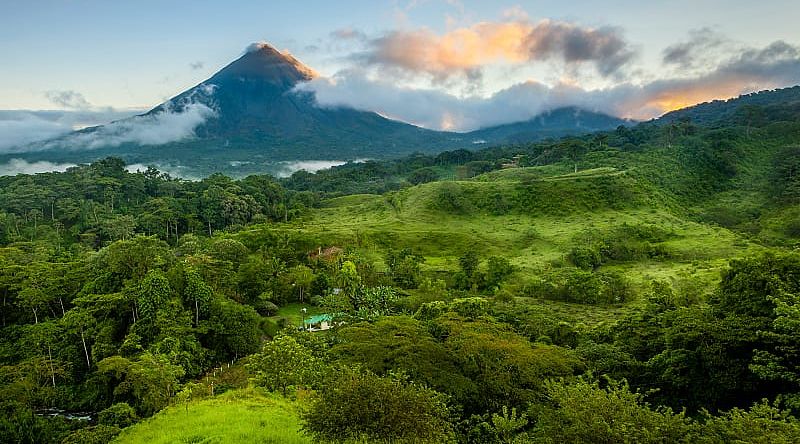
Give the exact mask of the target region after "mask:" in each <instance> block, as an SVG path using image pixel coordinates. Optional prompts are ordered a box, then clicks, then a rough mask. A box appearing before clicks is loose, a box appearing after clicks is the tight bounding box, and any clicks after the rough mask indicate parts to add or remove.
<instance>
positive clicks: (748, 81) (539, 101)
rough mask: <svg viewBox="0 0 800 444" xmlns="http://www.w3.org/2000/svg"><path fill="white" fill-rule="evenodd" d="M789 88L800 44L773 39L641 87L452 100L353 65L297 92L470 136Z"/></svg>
mask: <svg viewBox="0 0 800 444" xmlns="http://www.w3.org/2000/svg"><path fill="white" fill-rule="evenodd" d="M796 84H800V47H798V46H794V45H791V44H788V43H786V42H783V41H776V42H774V43H772V44H770V45H767V46H766V47H764V48H745V49H743V50H741V51H739V52H737V53H735V54H732V55H728V56H727V57H725V58H723V59H722V60H720V61H719V62H718V63H716V64H715V65H714V66H713V67H710V68H709V69H707V70H705V71H702V72H697V73H694V74H692V75H689V76H685V77H668V78H662V79H658V80H654V81H650V82H647V83H642V84H635V83H632V82H631V81H621V82H618V83H615V84H613V85H612V86H609V87H607V88H601V89H584V88H582V87H580V86H578V85H576V84H574V83H566V82H563V83H557V84H555V85H546V84H543V83H540V82H536V81H527V82H523V83H518V84H515V85H512V86H510V87H508V88H505V89H503V90H500V91H497V92H495V93H494V94H492V95H490V96H488V97H484V96H466V97H459V96H455V95H453V94H450V93H447V92H445V91H442V90H441V89H426V88H412V87H406V86H402V85H399V84H398V83H397V82H395V81H394V79H392V78H378V77H376V76H373V75H371V73H370V71H369V70H368V69H357V68H354V69H349V70H343V71H340V72H339V73H337V74H336V75H334V76H333V77H332V78H317V79H314V80H312V81H310V82H308V83H305V84H301V85H299V86H298V88H299V89H302V90H307V91H313V92H315V94H316V99H317V103H318V105H319V106H321V107H340V106H344V107H352V108H356V109H361V110H370V111H375V112H378V113H380V114H382V115H385V116H387V117H390V118H394V119H397V120H402V121H406V122H411V123H414V124H416V125H420V126H423V127H426V128H432V129H446V130H455V131H469V130H473V129H477V128H482V127H487V126H492V125H497V124H502V123H509V122H515V121H522V120H528V119H530V118H532V117H535V116H536V115H538V114H540V113H542V112H545V111H548V110H552V109H555V108H559V107H564V106H577V107H581V108H585V109H587V110H591V111H599V112H604V113H607V114H611V115H615V116H619V117H627V118H636V119H649V118H652V117H657V116H659V115H661V114H663V113H664V112H666V111H670V110H673V109H676V108H680V107H685V106H689V105H693V104H696V103H700V102H704V101H708V100H713V99H718V98H730V97H736V96H738V95H740V94H744V93H749V92H753V91H758V90H764V89H772V88H779V87H786V86H793V85H796Z"/></svg>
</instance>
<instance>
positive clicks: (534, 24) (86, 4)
mask: <svg viewBox="0 0 800 444" xmlns="http://www.w3.org/2000/svg"><path fill="white" fill-rule="evenodd" d="M0 11H2V14H0V60H2V64H1V65H0V66H2V69H0V152H2V150H3V149H4V147H9V146H12V145H19V144H21V143H27V142H29V141H31V140H35V139H36V138H41V137H43V135H47V136H49V135H51V134H57V133H59V132H63V131H66V130H68V129H73V128H80V127H83V126H87V125H93V124H98V123H103V122H107V121H110V120H117V119H120V118H122V117H125V116H128V115H132V114H134V113H137V112H141V111H142V110H144V109H149V108H151V107H153V106H155V105H157V104H158V103H160V102H162V101H164V100H165V99H168V98H169V97H172V96H174V95H176V94H178V93H179V92H181V91H183V90H185V89H187V88H190V87H192V86H194V85H196V84H198V83H200V82H202V81H203V80H204V79H207V78H208V77H210V76H211V75H212V74H213V73H214V72H215V71H217V70H218V69H220V68H221V67H223V66H224V65H226V64H227V63H229V62H231V61H232V60H234V59H236V58H237V57H239V56H240V55H242V53H243V50H244V48H245V47H246V46H247V45H248V44H250V43H252V42H257V41H266V42H269V43H271V44H272V45H273V46H275V47H277V48H279V49H281V50H284V51H288V52H290V53H291V54H293V55H294V56H295V57H297V58H298V59H299V60H301V61H302V62H304V63H305V64H307V65H309V66H310V67H312V68H313V69H314V70H316V71H317V72H318V73H319V74H320V77H319V78H317V79H315V80H314V81H312V82H310V83H309V84H307V85H303V86H302V87H301V88H304V89H309V90H313V91H314V92H315V93H316V94H317V99H318V102H319V104H320V106H352V107H356V108H359V109H366V110H373V111H376V112H380V113H381V114H383V115H387V116H389V117H392V118H396V119H399V120H404V121H407V122H410V123H414V124H418V125H421V126H425V127H430V128H436V129H449V130H459V131H465V130H471V129H475V128H479V127H484V126H488V125H493V124H498V123H506V122H510V121H515V120H523V119H526V118H530V117H533V116H534V115H536V114H537V113H539V112H542V111H546V110H548V109H552V108H555V107H557V106H565V105H577V106H582V107H584V108H588V109H592V110H597V111H602V112H607V113H610V114H614V115H617V116H620V117H628V118H636V119H648V118H652V117H656V116H658V115H660V114H661V113H663V112H665V111H669V110H671V109H675V108H678V107H682V106H687V105H691V104H694V103H698V102H702V101H707V100H712V99H716V98H729V97H734V96H736V95H739V94H741V93H747V92H751V91H756V90H762V89H771V88H777V87H784V86H791V85H794V84H798V83H800V26H797V20H798V19H799V18H800V2H797V1H796V0H795V1H788V0H762V1H758V2H745V1H738V0H730V1H718V0H709V1H703V0H694V1H687V0H672V1H650V2H641V1H622V0H617V1H603V2H601V1H582V0H577V1H569V2H564V1H560V2H555V1H509V2H506V1H502V0H495V1H491V2H489V1H466V0H408V1H399V0H397V1H353V0H344V1H341V0H340V1H335V2H331V1H316V0H307V1H304V2H279V1H263V0H262V1H234V0H231V1H227V2H219V1H204V0H193V1H181V0H172V1H154V0H137V1H123V0H119V1H108V0H103V1H95V0H84V1H81V0H29V1H25V2H18V1H9V0H0ZM3 110H4V111H3ZM32 110H51V111H52V112H49V113H32V112H30V111H32ZM207 115H211V114H207ZM194 117H196V115H195V116H194ZM164 120H165V121H170V122H171V121H177V120H180V121H181V122H182V124H183V126H182V127H181V128H184V127H186V124H185V122H195V121H196V120H197V119H196V118H195V119H194V120H193V119H189V118H186V119H183V120H181V119H180V118H178V119H177V120H175V119H173V120H169V119H164ZM191 129H192V128H191V127H190V128H189V130H191Z"/></svg>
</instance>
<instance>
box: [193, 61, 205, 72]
mask: <svg viewBox="0 0 800 444" xmlns="http://www.w3.org/2000/svg"><path fill="white" fill-rule="evenodd" d="M204 66H206V64H205V62H202V61H200V60H198V61H196V62H192V63H190V64H189V68H192V70H193V71H197V70H198V69H203V67H204Z"/></svg>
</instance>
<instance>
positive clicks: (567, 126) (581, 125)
mask: <svg viewBox="0 0 800 444" xmlns="http://www.w3.org/2000/svg"><path fill="white" fill-rule="evenodd" d="M632 123H633V122H632V121H630V120H625V119H620V118H618V117H613V116H609V115H608V114H602V113H598V112H592V111H586V110H583V109H580V108H576V107H565V108H558V109H555V110H552V111H547V112H544V113H542V114H539V115H538V116H536V117H534V118H532V119H530V120H526V121H523V122H515V123H508V124H504V125H498V126H492V127H489V128H482V129H479V130H476V131H472V132H470V133H467V136H468V139H470V140H472V141H473V143H476V144H479V143H488V144H499V143H524V142H532V141H536V140H542V139H546V138H549V137H563V136H568V135H572V134H585V133H592V132H595V131H607V130H611V129H614V128H617V127H618V126H620V125H630V124H632Z"/></svg>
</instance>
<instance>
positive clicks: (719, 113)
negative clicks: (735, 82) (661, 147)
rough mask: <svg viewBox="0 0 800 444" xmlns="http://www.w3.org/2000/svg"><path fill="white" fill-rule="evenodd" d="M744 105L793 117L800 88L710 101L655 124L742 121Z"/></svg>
mask: <svg viewBox="0 0 800 444" xmlns="http://www.w3.org/2000/svg"><path fill="white" fill-rule="evenodd" d="M744 106H751V107H752V106H755V107H759V108H761V109H762V111H765V112H773V113H781V112H789V113H794V114H796V113H797V112H798V111H800V86H793V87H791V88H782V89H774V90H766V91H760V92H755V93H751V94H744V95H741V96H739V97H736V98H733V99H728V100H714V101H711V102H705V103H700V104H697V105H693V106H689V107H687V108H683V109H679V110H676V111H672V112H669V113H666V114H664V115H663V116H661V117H660V118H658V119H656V122H658V123H671V122H676V121H679V120H684V119H689V120H691V121H692V123H695V124H698V125H703V126H718V125H723V124H725V123H727V122H728V121H730V120H731V119H737V118H739V119H746V118H748V117H746V116H744V115H742V113H743V112H744V110H742V109H741V108H742V107H744Z"/></svg>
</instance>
